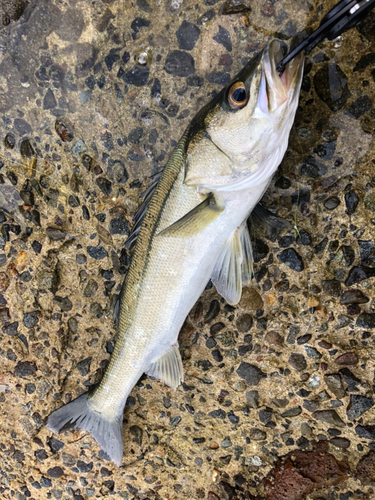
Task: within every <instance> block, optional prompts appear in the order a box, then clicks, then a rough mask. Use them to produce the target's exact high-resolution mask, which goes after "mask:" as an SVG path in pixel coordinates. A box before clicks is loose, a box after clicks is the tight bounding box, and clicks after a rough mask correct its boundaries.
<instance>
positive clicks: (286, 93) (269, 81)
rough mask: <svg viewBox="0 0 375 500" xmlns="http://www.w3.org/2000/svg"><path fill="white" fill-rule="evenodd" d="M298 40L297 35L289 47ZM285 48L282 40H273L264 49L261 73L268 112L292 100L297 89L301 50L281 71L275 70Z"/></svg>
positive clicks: (302, 55)
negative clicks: (265, 89)
mask: <svg viewBox="0 0 375 500" xmlns="http://www.w3.org/2000/svg"><path fill="white" fill-rule="evenodd" d="M298 41H299V38H298V36H297V37H294V38H293V39H292V41H291V44H290V45H291V47H293V46H295V45H296V44H298ZM287 48H288V47H287V44H286V43H285V42H284V41H281V40H273V41H272V42H271V43H270V44H269V45H268V46H267V47H266V48H265V49H264V53H263V58H262V73H263V75H264V77H265V80H266V85H267V95H268V101H269V111H270V112H273V111H275V110H276V109H277V108H279V107H280V106H281V105H282V104H283V103H285V102H286V101H290V100H292V99H293V98H294V96H295V93H296V92H298V91H299V87H300V83H301V79H302V70H303V62H304V54H303V52H301V53H300V54H298V55H297V56H296V57H295V58H294V59H292V61H290V62H289V63H288V64H287V65H286V66H285V68H284V70H283V72H282V73H279V72H278V71H277V65H278V63H279V62H280V61H281V60H282V59H283V57H284V56H285V54H286V51H287ZM283 50H284V52H285V53H283Z"/></svg>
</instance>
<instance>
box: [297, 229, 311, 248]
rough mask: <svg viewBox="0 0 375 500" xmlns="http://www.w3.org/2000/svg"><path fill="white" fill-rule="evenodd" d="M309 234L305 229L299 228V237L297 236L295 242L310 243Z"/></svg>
mask: <svg viewBox="0 0 375 500" xmlns="http://www.w3.org/2000/svg"><path fill="white" fill-rule="evenodd" d="M311 242H312V240H311V236H310V235H309V233H308V232H307V231H305V230H304V229H300V230H299V237H298V238H297V244H298V245H306V246H308V245H311Z"/></svg>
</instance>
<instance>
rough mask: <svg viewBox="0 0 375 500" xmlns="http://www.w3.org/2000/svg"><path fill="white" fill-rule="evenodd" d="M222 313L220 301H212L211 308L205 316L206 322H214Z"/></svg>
mask: <svg viewBox="0 0 375 500" xmlns="http://www.w3.org/2000/svg"><path fill="white" fill-rule="evenodd" d="M219 312H220V304H219V301H218V300H216V299H215V300H212V301H211V303H210V308H209V310H208V311H207V313H206V315H205V316H204V321H205V322H206V323H209V322H210V321H212V320H213V319H214V318H215V317H216V316H217V315H218V314H219Z"/></svg>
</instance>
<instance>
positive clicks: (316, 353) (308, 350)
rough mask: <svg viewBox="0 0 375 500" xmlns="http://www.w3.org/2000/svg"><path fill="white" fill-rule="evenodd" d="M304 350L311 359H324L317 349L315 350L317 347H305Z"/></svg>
mask: <svg viewBox="0 0 375 500" xmlns="http://www.w3.org/2000/svg"><path fill="white" fill-rule="evenodd" d="M304 348H305V351H306V354H307V355H308V357H309V358H311V359H320V358H321V357H322V355H321V354H320V352H319V351H318V350H317V349H315V347H311V346H308V345H305V346H304Z"/></svg>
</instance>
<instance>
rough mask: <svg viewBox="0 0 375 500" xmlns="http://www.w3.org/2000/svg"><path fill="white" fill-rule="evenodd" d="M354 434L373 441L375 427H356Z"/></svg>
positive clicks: (374, 438)
mask: <svg viewBox="0 0 375 500" xmlns="http://www.w3.org/2000/svg"><path fill="white" fill-rule="evenodd" d="M355 432H356V433H357V434H358V436H360V437H362V438H364V439H371V440H373V441H374V440H375V425H357V426H356V428H355Z"/></svg>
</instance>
